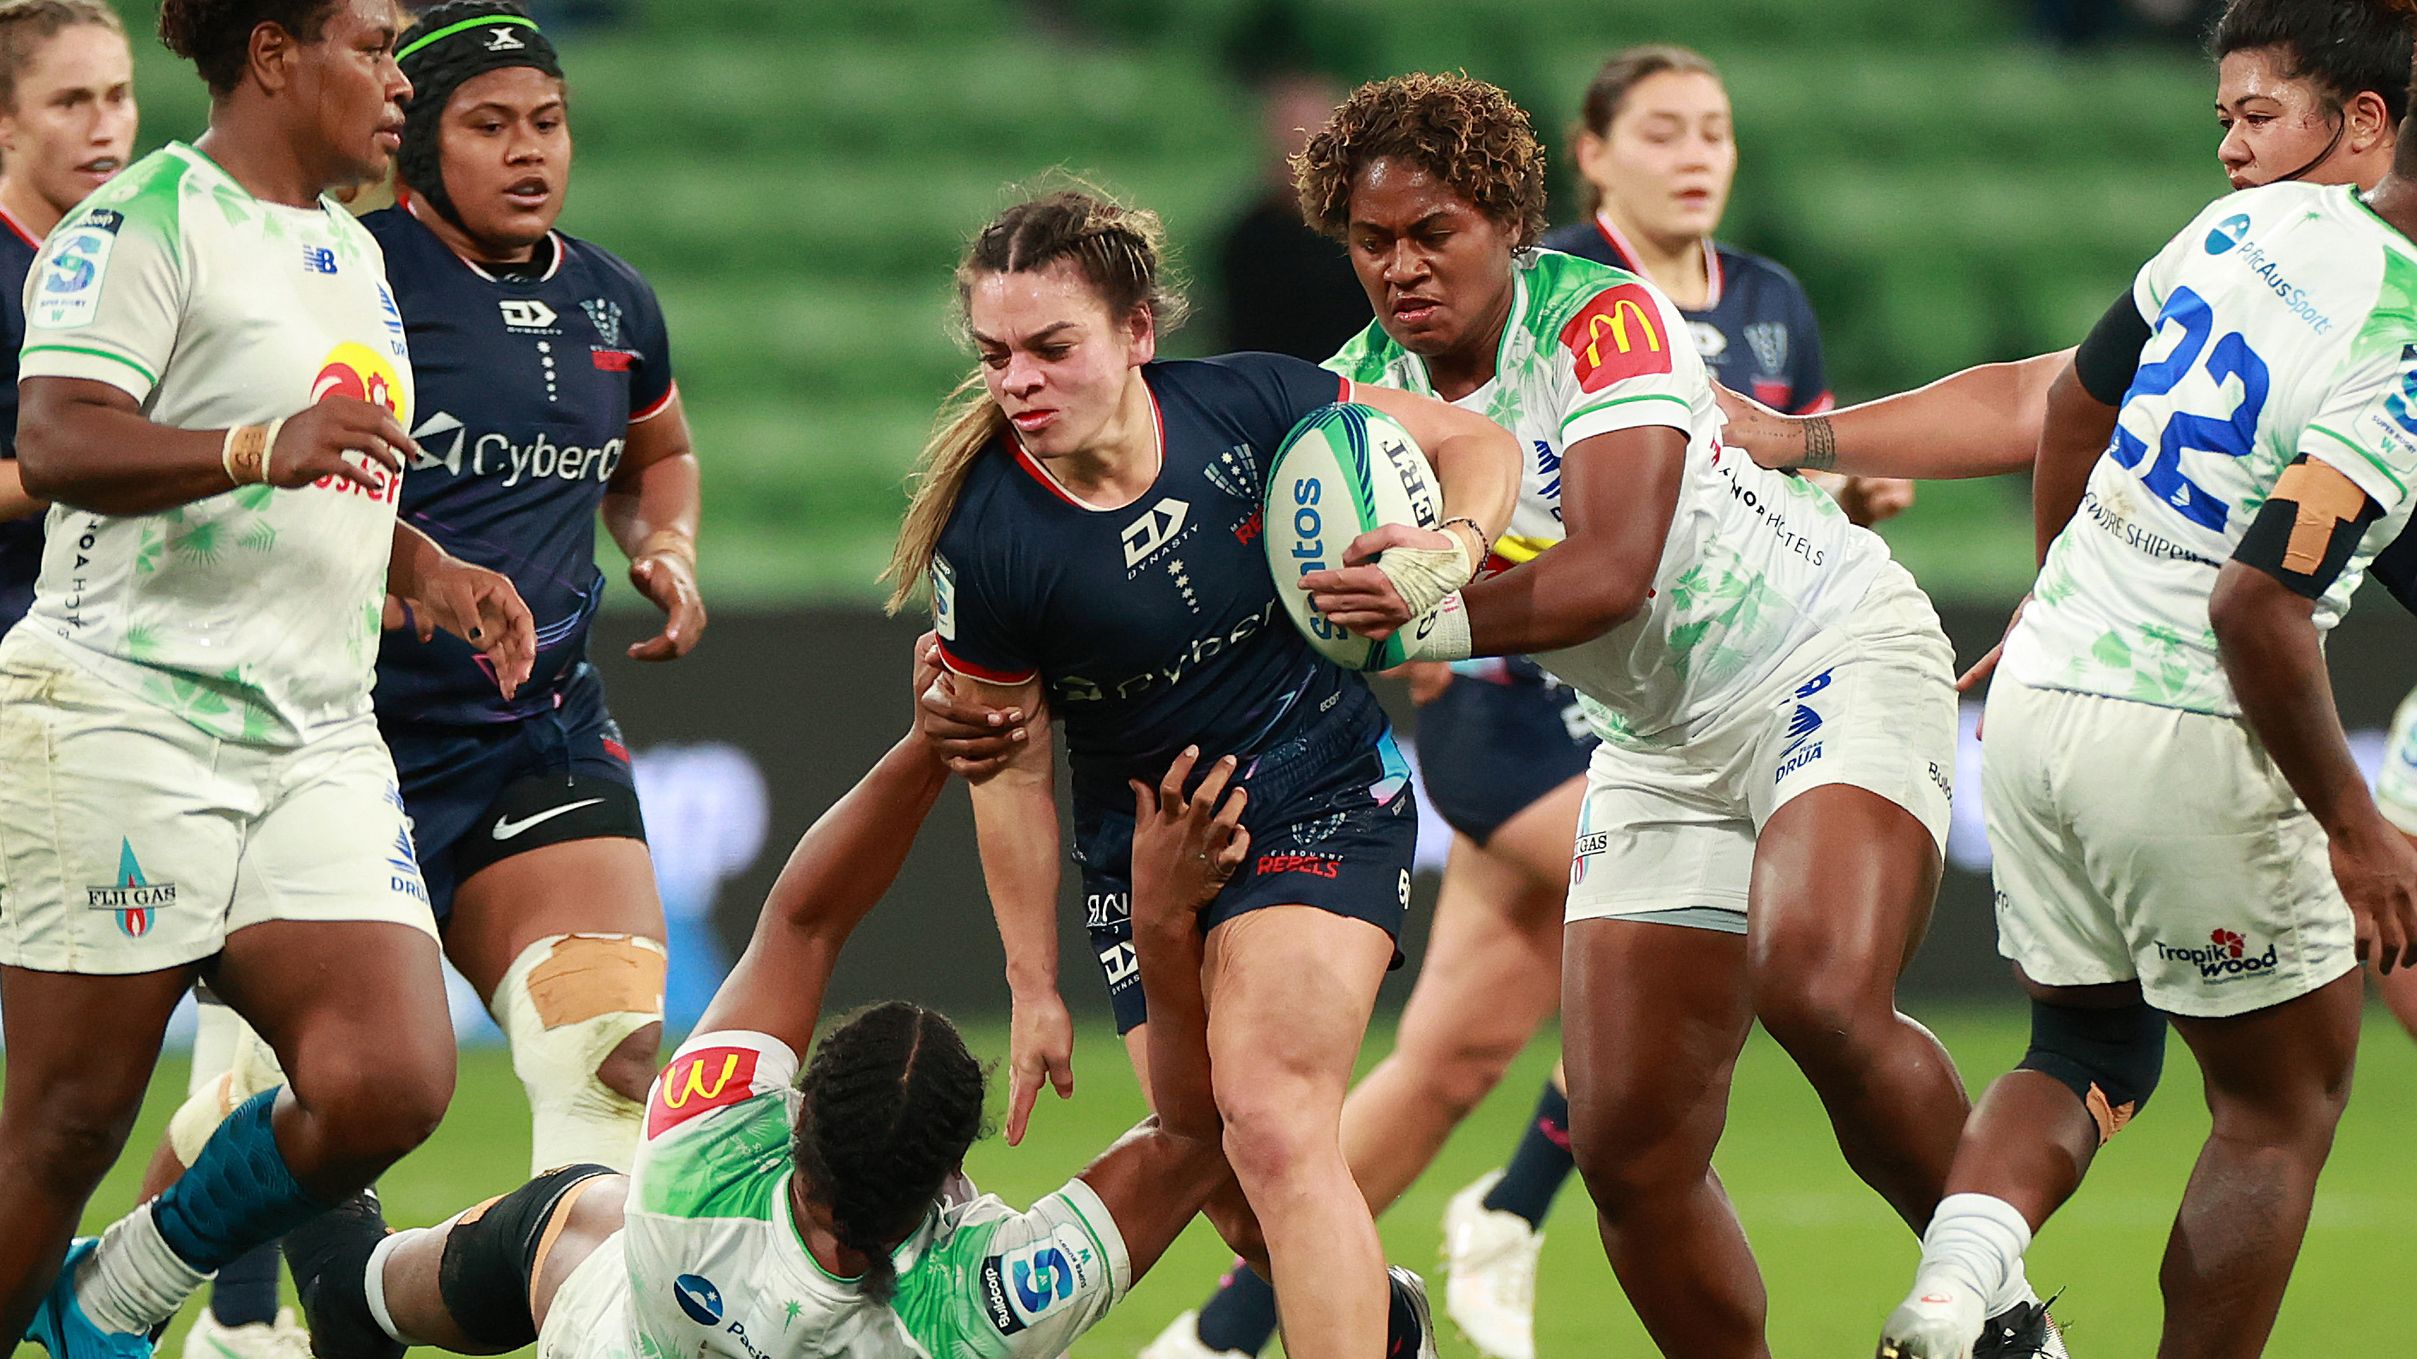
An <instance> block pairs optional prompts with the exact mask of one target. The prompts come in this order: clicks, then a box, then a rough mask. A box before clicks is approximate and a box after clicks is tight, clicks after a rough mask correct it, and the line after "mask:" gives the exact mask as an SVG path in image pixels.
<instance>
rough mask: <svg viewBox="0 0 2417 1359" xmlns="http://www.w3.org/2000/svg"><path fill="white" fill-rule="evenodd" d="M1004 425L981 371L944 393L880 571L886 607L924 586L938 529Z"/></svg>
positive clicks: (894, 608)
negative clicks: (886, 585)
mask: <svg viewBox="0 0 2417 1359" xmlns="http://www.w3.org/2000/svg"><path fill="white" fill-rule="evenodd" d="M1006 430H1007V417H1006V416H1005V415H1003V414H1001V413H1000V411H999V403H998V402H996V401H993V400H991V399H990V392H989V390H988V389H987V388H985V387H984V386H983V385H982V375H981V373H979V372H975V373H972V374H969V375H968V376H967V377H966V379H965V380H964V381H963V382H960V383H958V384H957V389H956V390H955V391H953V392H950V393H949V394H948V404H947V405H945V406H942V407H941V408H940V418H939V419H938V420H937V421H935V422H934V423H933V426H932V437H931V439H930V440H929V441H928V442H926V443H925V444H924V445H923V456H922V457H920V458H917V459H916V460H915V472H914V476H913V479H912V480H913V485H914V488H915V492H914V498H913V499H912V500H911V501H909V502H908V503H907V507H906V522H905V523H903V524H901V525H899V526H898V544H897V546H896V547H894V548H892V549H891V550H890V565H889V569H888V570H886V571H884V572H882V573H881V578H882V579H883V580H885V581H888V582H889V583H890V597H889V602H888V603H886V604H884V605H883V606H882V607H883V608H884V609H885V610H887V611H888V612H890V613H892V614H895V613H897V612H898V611H899V610H900V609H903V608H905V607H906V606H907V604H908V603H910V602H911V601H912V600H913V599H914V597H915V592H916V591H917V590H918V589H920V588H921V587H922V585H923V580H924V577H925V576H927V575H929V574H930V573H931V569H932V555H933V554H934V553H936V552H938V551H939V549H940V530H942V529H944V528H947V527H948V517H949V515H951V514H952V513H954V512H955V511H956V508H957V496H958V495H959V494H960V493H962V492H963V491H964V490H965V478H966V476H967V475H968V474H970V473H971V472H972V471H973V466H974V459H976V458H978V457H980V456H981V455H982V450H983V449H985V448H988V447H989V446H990V441H991V440H993V439H996V438H998V437H999V436H1000V435H1001V434H1003V433H1005V432H1006Z"/></svg>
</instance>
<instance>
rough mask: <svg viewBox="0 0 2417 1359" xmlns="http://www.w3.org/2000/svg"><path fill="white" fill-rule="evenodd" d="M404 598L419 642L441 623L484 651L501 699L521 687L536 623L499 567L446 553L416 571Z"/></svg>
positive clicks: (532, 656) (530, 662)
mask: <svg viewBox="0 0 2417 1359" xmlns="http://www.w3.org/2000/svg"><path fill="white" fill-rule="evenodd" d="M404 602H405V604H406V605H407V606H408V609H409V614H410V617H411V620H412V622H413V624H414V625H415V627H416V628H417V630H418V632H419V634H420V640H421V641H423V642H425V641H427V640H429V639H430V638H432V637H434V636H436V631H437V629H439V628H443V629H444V630H445V631H447V632H450V633H452V634H453V635H454V636H456V637H459V638H461V639H462V640H463V641H465V642H468V643H469V644H470V645H472V646H474V647H477V648H478V649H479V650H480V651H482V652H484V653H486V657H487V661H488V663H489V664H490V665H491V666H492V667H493V668H494V671H495V687H496V688H497V689H499V690H501V691H502V693H503V696H504V697H505V698H510V697H511V696H512V695H513V694H515V693H518V692H519V691H520V686H521V685H522V684H523V683H525V682H526V681H527V680H528V678H529V670H530V668H531V667H533V666H535V665H536V664H537V625H536V623H535V622H534V621H533V620H532V619H531V618H530V617H529V606H528V605H527V604H524V603H522V602H521V598H520V591H518V590H515V589H513V588H512V581H511V579H510V578H509V577H507V576H505V575H504V574H503V573H502V572H500V571H490V570H488V569H487V568H485V567H483V566H472V565H471V564H470V563H468V562H466V561H463V560H462V559H461V558H459V557H454V556H447V557H444V558H443V559H441V560H439V561H438V562H436V563H435V564H434V565H432V566H430V567H428V568H427V569H426V570H425V571H423V572H422V573H421V575H420V579H419V583H418V586H417V593H416V594H415V595H414V596H413V597H412V598H411V599H409V600H406V601H404Z"/></svg>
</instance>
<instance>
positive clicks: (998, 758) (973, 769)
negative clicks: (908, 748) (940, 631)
mask: <svg viewBox="0 0 2417 1359" xmlns="http://www.w3.org/2000/svg"><path fill="white" fill-rule="evenodd" d="M1028 725H1029V719H1028V716H1027V714H1026V713H1025V712H1024V710H1023V709H1021V708H991V707H986V706H984V705H983V704H980V703H977V702H975V701H974V700H973V699H971V698H969V697H967V696H965V695H962V694H960V693H958V692H957V688H956V686H955V685H954V684H951V683H950V682H949V677H948V672H947V671H946V670H945V669H944V668H942V666H941V664H940V639H939V638H938V637H937V636H935V635H934V634H932V633H928V632H927V633H925V634H923V635H922V636H921V637H918V638H916V639H915V732H916V734H917V735H920V736H921V737H922V738H923V739H924V740H925V741H926V742H928V743H930V745H931V747H932V749H933V750H934V751H935V752H937V753H938V754H939V756H940V759H941V761H942V762H943V763H945V764H946V765H947V766H948V772H950V773H952V774H955V775H957V776H958V777H960V778H963V779H966V780H968V781H970V782H973V783H980V782H982V781H983V780H984V779H987V778H989V777H990V776H991V775H993V774H996V773H998V772H999V771H1000V770H1002V769H1004V768H1006V767H1007V762H1008V761H1010V760H1012V759H1014V758H1015V755H1016V752H1017V751H1019V750H1022V749H1023V748H1024V744H1025V742H1026V741H1028V740H1030V739H1031V733H1030V732H1029V731H1028V730H1027V727H1028Z"/></svg>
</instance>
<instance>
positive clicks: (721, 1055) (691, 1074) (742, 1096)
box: [646, 1047, 758, 1138]
mask: <svg viewBox="0 0 2417 1359" xmlns="http://www.w3.org/2000/svg"><path fill="white" fill-rule="evenodd" d="M757 1055H758V1054H757V1053H756V1051H755V1049H753V1048H740V1047H714V1048H699V1049H697V1050H696V1051H695V1052H683V1053H681V1054H680V1055H679V1056H677V1057H675V1058H673V1059H672V1062H671V1065H670V1066H667V1067H665V1068H663V1074H662V1075H660V1076H658V1077H656V1078H655V1096H654V1098H653V1099H652V1100H650V1101H648V1103H647V1106H646V1135H647V1136H648V1137H649V1138H655V1137H661V1136H662V1135H663V1134H664V1133H666V1132H669V1131H670V1130H672V1129H673V1128H676V1127H678V1126H680V1125H681V1124H683V1123H686V1122H687V1121H689V1120H690V1119H692V1118H695V1117H697V1116H698V1115H699V1114H703V1113H707V1112H709V1111H711V1110H714V1109H724V1108H728V1107H729V1106H731V1105H733V1104H741V1103H744V1102H745V1101H746V1100H747V1098H748V1097H749V1096H750V1095H753V1094H754V1093H755V1062H756V1057H757Z"/></svg>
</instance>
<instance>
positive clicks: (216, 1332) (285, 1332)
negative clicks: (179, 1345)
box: [183, 1306, 311, 1359]
mask: <svg viewBox="0 0 2417 1359" xmlns="http://www.w3.org/2000/svg"><path fill="white" fill-rule="evenodd" d="M183 1354H184V1359H310V1354H311V1333H310V1332H309V1331H306V1330H304V1329H302V1323H301V1322H299V1321H297V1320H295V1319H294V1309H293V1308H291V1307H282V1308H279V1309H278V1311H277V1319H276V1320H274V1321H256V1322H253V1323H251V1324H250V1325H246V1326H221V1325H219V1324H218V1318H217V1317H215V1316H212V1315H211V1314H210V1309H209V1308H208V1307H206V1306H205V1307H203V1308H202V1309H201V1314H200V1315H198V1316H196V1317H194V1318H193V1329H192V1330H189V1331H187V1332H185V1348H184V1350H183Z"/></svg>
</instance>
